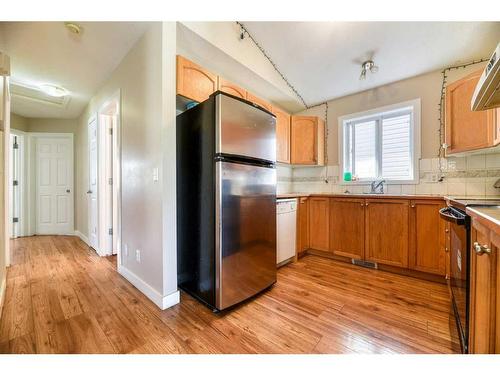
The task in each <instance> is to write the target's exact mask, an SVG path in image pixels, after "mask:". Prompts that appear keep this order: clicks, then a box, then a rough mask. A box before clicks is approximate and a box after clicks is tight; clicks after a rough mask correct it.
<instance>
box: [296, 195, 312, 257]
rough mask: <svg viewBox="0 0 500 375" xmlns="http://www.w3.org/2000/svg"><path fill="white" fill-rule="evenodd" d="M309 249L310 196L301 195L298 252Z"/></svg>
mask: <svg viewBox="0 0 500 375" xmlns="http://www.w3.org/2000/svg"><path fill="white" fill-rule="evenodd" d="M307 249H309V198H307V197H300V198H299V207H298V217H297V253H298V254H300V253H302V252H304V251H306V250H307Z"/></svg>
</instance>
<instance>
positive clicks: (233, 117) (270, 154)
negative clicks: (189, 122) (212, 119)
mask: <svg viewBox="0 0 500 375" xmlns="http://www.w3.org/2000/svg"><path fill="white" fill-rule="evenodd" d="M215 103H216V146H215V148H216V150H215V152H216V153H222V154H227V155H239V156H246V157H250V158H255V159H262V160H267V161H270V162H273V163H274V162H276V118H275V117H274V116H273V115H271V114H269V113H268V112H266V111H263V110H262V109H259V108H257V107H256V106H254V105H252V104H249V103H247V102H244V101H241V100H238V99H235V98H232V97H230V96H226V95H223V94H219V95H217V96H216V99H215Z"/></svg>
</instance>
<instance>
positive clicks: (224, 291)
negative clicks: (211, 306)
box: [215, 161, 276, 310]
mask: <svg viewBox="0 0 500 375" xmlns="http://www.w3.org/2000/svg"><path fill="white" fill-rule="evenodd" d="M216 164H217V167H216V173H217V176H216V177H217V178H216V181H217V186H216V254H215V255H216V261H215V267H216V280H215V281H216V308H217V309H219V310H223V309H225V308H228V307H230V306H232V305H234V304H237V303H238V302H241V301H243V300H245V299H247V298H249V297H251V296H253V295H255V294H257V293H258V292H260V291H262V290H263V289H265V288H267V287H269V286H270V285H272V284H273V283H274V282H276V169H274V168H266V167H262V166H256V165H248V164H237V163H231V162H223V161H219V162H217V163H216Z"/></svg>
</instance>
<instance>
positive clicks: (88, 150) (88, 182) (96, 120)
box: [84, 113, 102, 255]
mask: <svg viewBox="0 0 500 375" xmlns="http://www.w3.org/2000/svg"><path fill="white" fill-rule="evenodd" d="M94 121H95V123H96V133H97V157H96V159H97V177H99V120H98V116H97V113H94V114H92V115H91V116H90V117H89V118H88V120H87V160H88V163H87V193H86V197H87V237H85V239H84V241H85V242H86V243H87V245H88V246H89V247H90V238H91V235H90V231H91V204H90V195H89V192H90V163H91V158H90V132H89V127H90V124H92V123H93V122H94ZM98 180H99V178H98ZM99 195H100V192H99V182H98V183H97V192H96V196H97V227H98V230H97V243H96V246H95V248H94V250H95V251H96V252H97V254H99V255H102V254H100V251H99V243H100V241H99Z"/></svg>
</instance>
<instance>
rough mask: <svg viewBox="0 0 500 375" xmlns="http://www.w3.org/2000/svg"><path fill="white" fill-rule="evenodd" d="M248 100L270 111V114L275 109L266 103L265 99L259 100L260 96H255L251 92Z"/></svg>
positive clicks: (248, 94)
mask: <svg viewBox="0 0 500 375" xmlns="http://www.w3.org/2000/svg"><path fill="white" fill-rule="evenodd" d="M247 100H248V101H251V102H252V103H255V104H258V105H260V106H261V107H262V108H264V109H266V110H268V111H269V112H272V110H273V107H272V105H271V104H270V103H268V102H266V101H265V100H264V99H261V98H259V97H258V96H255V95H254V94H252V93H251V92H247Z"/></svg>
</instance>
